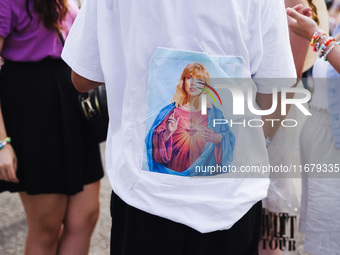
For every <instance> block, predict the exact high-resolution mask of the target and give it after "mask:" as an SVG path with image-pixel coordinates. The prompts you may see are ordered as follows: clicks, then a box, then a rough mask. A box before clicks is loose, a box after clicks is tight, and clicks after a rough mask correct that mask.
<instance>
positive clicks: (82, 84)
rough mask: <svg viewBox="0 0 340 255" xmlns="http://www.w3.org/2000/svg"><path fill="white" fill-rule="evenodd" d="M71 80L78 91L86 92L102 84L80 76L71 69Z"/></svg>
mask: <svg viewBox="0 0 340 255" xmlns="http://www.w3.org/2000/svg"><path fill="white" fill-rule="evenodd" d="M71 77H72V82H73V85H74V87H75V88H76V89H77V90H78V91H79V92H87V91H89V90H91V89H94V88H96V87H99V86H100V85H103V83H101V82H96V81H91V80H88V79H86V78H84V77H83V76H80V75H79V74H77V73H76V72H74V71H72V75H71Z"/></svg>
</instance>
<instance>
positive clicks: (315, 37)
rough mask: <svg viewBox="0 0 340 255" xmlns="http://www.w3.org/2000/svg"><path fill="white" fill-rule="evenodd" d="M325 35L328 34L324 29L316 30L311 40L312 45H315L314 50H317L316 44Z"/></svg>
mask: <svg viewBox="0 0 340 255" xmlns="http://www.w3.org/2000/svg"><path fill="white" fill-rule="evenodd" d="M325 35H327V34H326V33H325V32H324V31H322V30H317V31H315V32H314V34H313V36H312V39H311V41H310V46H312V47H313V50H314V51H317V50H316V48H315V45H316V44H317V42H318V41H319V40H320V37H324V36H325Z"/></svg>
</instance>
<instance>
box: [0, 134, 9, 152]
mask: <svg viewBox="0 0 340 255" xmlns="http://www.w3.org/2000/svg"><path fill="white" fill-rule="evenodd" d="M9 143H11V138H10V137H6V138H5V139H4V140H2V141H0V150H1V149H2V148H3V147H4V146H5V145H6V144H9Z"/></svg>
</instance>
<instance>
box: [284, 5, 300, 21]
mask: <svg viewBox="0 0 340 255" xmlns="http://www.w3.org/2000/svg"><path fill="white" fill-rule="evenodd" d="M286 12H287V15H288V16H289V17H292V18H294V19H299V18H300V17H299V13H297V12H296V11H295V10H294V9H293V8H287V9H286Z"/></svg>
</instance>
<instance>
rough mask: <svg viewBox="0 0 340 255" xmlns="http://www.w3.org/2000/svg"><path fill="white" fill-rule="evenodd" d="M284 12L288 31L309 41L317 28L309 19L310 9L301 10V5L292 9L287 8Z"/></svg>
mask: <svg viewBox="0 0 340 255" xmlns="http://www.w3.org/2000/svg"><path fill="white" fill-rule="evenodd" d="M286 11H287V15H288V26H289V29H290V30H291V31H292V32H294V33H295V34H298V35H300V36H301V37H303V38H305V39H306V40H311V39H312V36H313V34H314V32H315V31H317V30H318V29H319V27H318V25H317V24H316V23H315V21H314V20H312V19H311V18H309V16H310V15H311V12H310V8H309V7H308V8H302V5H296V6H294V7H293V8H287V10H286Z"/></svg>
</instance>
